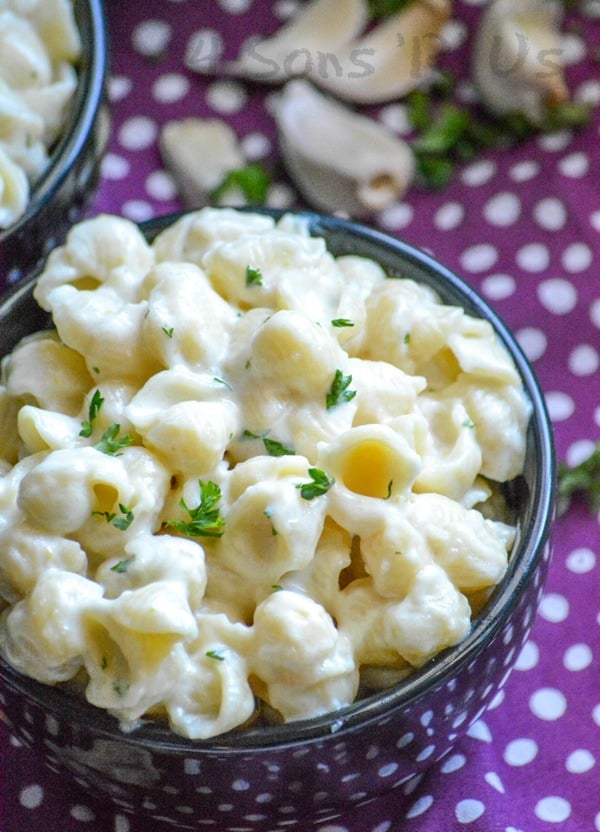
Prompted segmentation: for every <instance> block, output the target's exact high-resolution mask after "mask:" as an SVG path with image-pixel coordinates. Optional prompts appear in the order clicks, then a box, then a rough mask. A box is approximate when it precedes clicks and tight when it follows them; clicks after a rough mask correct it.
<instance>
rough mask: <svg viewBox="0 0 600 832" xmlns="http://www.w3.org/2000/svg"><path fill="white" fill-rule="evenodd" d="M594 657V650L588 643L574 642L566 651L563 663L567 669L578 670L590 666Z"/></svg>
mask: <svg viewBox="0 0 600 832" xmlns="http://www.w3.org/2000/svg"><path fill="white" fill-rule="evenodd" d="M593 658H594V657H593V655H592V651H591V649H590V647H589V646H588V645H587V644H572V645H571V646H570V647H569V648H567V650H566V651H565V655H564V657H563V664H564V666H565V667H566V669H567V670H571V671H574V672H576V671H578V670H585V669H586V667H589V666H590V664H591V663H592V660H593Z"/></svg>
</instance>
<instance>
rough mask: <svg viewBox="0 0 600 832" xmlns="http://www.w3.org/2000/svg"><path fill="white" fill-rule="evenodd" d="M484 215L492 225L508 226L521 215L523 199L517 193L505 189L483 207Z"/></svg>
mask: <svg viewBox="0 0 600 832" xmlns="http://www.w3.org/2000/svg"><path fill="white" fill-rule="evenodd" d="M483 215H484V217H485V218H486V220H487V221H488V222H489V223H490V225H496V226H499V227H500V228H506V227H507V226H509V225H513V224H514V223H515V222H516V221H517V220H518V219H519V216H520V215H521V200H520V199H519V197H518V196H517V195H516V194H512V193H510V192H509V191H503V192H502V193H499V194H496V195H495V196H493V197H492V198H491V199H489V200H488V201H487V202H486V204H485V205H484V207H483Z"/></svg>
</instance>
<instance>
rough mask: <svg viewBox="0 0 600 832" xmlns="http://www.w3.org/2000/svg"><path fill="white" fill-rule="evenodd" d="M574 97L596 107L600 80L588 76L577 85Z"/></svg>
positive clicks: (599, 91) (599, 93)
mask: <svg viewBox="0 0 600 832" xmlns="http://www.w3.org/2000/svg"><path fill="white" fill-rule="evenodd" d="M599 8H600V7H599ZM574 97H575V100H576V101H581V102H583V103H584V104H591V105H592V106H594V107H595V106H596V105H598V104H600V81H597V80H596V79H595V78H588V79H587V80H586V81H584V82H583V83H582V84H580V85H579V86H578V87H577V89H576V90H575V96H574Z"/></svg>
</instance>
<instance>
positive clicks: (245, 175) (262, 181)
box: [210, 162, 271, 205]
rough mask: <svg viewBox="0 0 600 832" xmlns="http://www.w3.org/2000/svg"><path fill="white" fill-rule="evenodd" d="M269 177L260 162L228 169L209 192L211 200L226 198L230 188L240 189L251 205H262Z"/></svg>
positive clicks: (267, 189)
mask: <svg viewBox="0 0 600 832" xmlns="http://www.w3.org/2000/svg"><path fill="white" fill-rule="evenodd" d="M270 184H271V177H270V175H269V172H268V171H267V169H266V168H265V167H264V165H261V164H260V163H258V162H257V163H254V164H250V165H246V166H245V167H242V168H235V169H234V170H230V171H229V172H228V173H227V174H226V175H225V177H224V179H223V181H222V182H221V183H220V185H218V186H217V187H216V188H215V189H214V191H212V192H211V194H210V201H211V202H220V201H221V200H222V199H226V198H227V194H228V192H229V191H232V190H240V191H241V192H242V193H243V195H244V196H245V198H246V199H247V201H248V202H249V203H250V204H251V205H263V204H264V202H265V201H266V199H267V194H268V192H269V185H270Z"/></svg>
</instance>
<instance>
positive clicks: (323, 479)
mask: <svg viewBox="0 0 600 832" xmlns="http://www.w3.org/2000/svg"><path fill="white" fill-rule="evenodd" d="M308 476H309V477H310V478H311V482H299V483H297V484H296V488H298V489H299V491H300V496H301V497H302V498H303V499H304V500H314V499H315V498H316V497H321V496H322V495H323V494H326V493H327V492H328V491H329V489H330V488H331V486H332V485H333V484H334V482H335V480H334V478H333V477H331V479H330V478H329V477H328V476H327V474H326V473H325V471H321V469H320V468H309V469H308Z"/></svg>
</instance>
